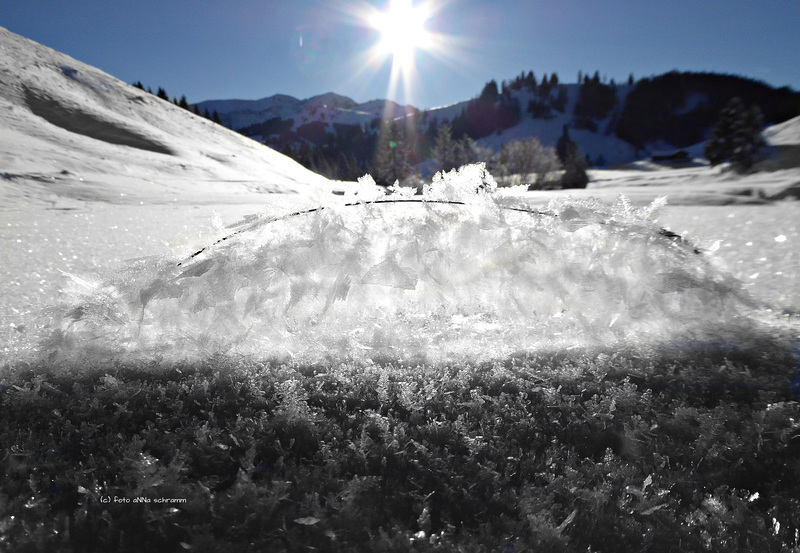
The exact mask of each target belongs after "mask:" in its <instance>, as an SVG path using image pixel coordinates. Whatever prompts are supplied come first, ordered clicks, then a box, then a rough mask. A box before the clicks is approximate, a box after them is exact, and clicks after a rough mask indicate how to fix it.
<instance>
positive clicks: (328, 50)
mask: <svg viewBox="0 0 800 553" xmlns="http://www.w3.org/2000/svg"><path fill="white" fill-rule="evenodd" d="M387 4H388V2H387V1H386V0H381V1H371V2H367V1H365V0H360V1H349V2H347V1H344V0H327V1H324V0H282V1H277V2H276V1H264V0H229V1H227V2H223V1H222V0H135V1H121V0H0V26H3V27H6V28H8V29H9V30H11V31H13V32H15V33H18V34H21V35H23V36H25V37H27V38H30V39H33V40H35V41H37V42H40V43H42V44H45V45H46V46H50V47H51V48H55V49H57V50H60V51H62V52H64V53H66V54H68V55H70V56H72V57H74V58H77V59H78V60H80V61H83V62H86V63H88V64H90V65H94V66H96V67H99V68H100V69H102V70H104V71H106V72H108V73H110V74H112V75H114V76H116V77H118V78H120V79H122V80H124V81H127V82H129V83H132V82H135V81H141V82H142V83H143V84H144V85H145V86H146V87H147V86H149V87H151V88H152V89H153V90H155V89H156V88H158V87H164V88H165V89H166V91H167V93H169V94H170V95H171V96H180V95H182V94H185V95H186V97H187V98H188V100H189V102H191V103H194V102H200V101H203V100H212V99H229V98H240V99H258V98H263V97H266V96H271V95H273V94H278V93H281V94H289V95H292V96H295V97H298V98H308V97H310V96H313V95H316V94H322V93H325V92H336V93H339V94H343V95H345V96H349V97H351V98H353V99H354V100H356V101H358V102H364V101H368V100H373V99H377V98H386V97H392V96H390V95H393V97H392V99H395V100H397V101H399V102H401V103H412V104H413V105H415V106H417V107H420V108H430V107H435V106H440V105H446V104H450V103H453V102H457V101H461V100H465V99H469V98H471V97H474V96H477V95H478V94H479V93H480V91H481V89H482V87H483V85H484V84H485V83H486V82H487V81H489V80H490V79H495V80H497V82H498V83H499V82H500V81H502V80H503V79H508V80H510V79H512V78H514V77H515V76H516V75H518V74H519V73H520V72H522V71H523V70H524V71H526V72H527V71H528V70H533V71H534V73H535V74H536V75H537V77H538V78H541V76H542V75H543V74H544V73H547V74H550V73H552V72H554V71H555V72H556V73H557V74H558V76H559V80H560V81H561V82H575V81H576V80H577V74H578V71H583V72H584V73H587V72H588V73H590V74H593V73H594V72H595V71H599V72H600V74H601V76H607V77H608V78H609V79H611V78H613V79H615V80H617V81H618V82H621V81H625V80H626V79H627V78H628V75H629V74H631V73H633V75H634V76H635V77H636V78H640V77H645V76H650V75H656V74H660V73H663V72H666V71H670V70H672V69H678V70H682V71H683V70H687V71H714V72H720V73H733V74H739V75H743V76H747V77H751V78H755V79H759V80H762V81H765V82H767V83H769V84H771V85H775V86H790V87H791V88H793V89H795V90H800V32H799V31H798V29H800V1H798V0H762V1H758V2H757V1H755V0H695V1H687V0H558V1H555V0H527V1H526V0H498V1H489V0H424V1H423V0H414V6H415V7H417V8H419V10H420V11H419V12H418V13H419V14H422V13H423V10H424V13H426V14H427V15H426V17H425V20H424V22H423V23H422V25H423V28H424V31H425V32H426V33H427V40H420V39H418V38H415V42H418V43H419V45H420V47H419V48H417V49H415V51H414V52H413V67H411V68H410V70H407V73H408V79H407V80H402V79H400V80H399V82H397V83H396V85H395V86H394V87H391V88H393V90H394V92H392V91H391V90H390V81H391V72H392V69H391V66H392V63H393V57H392V56H391V55H386V56H383V57H379V56H375V55H373V54H375V50H374V48H375V47H376V46H377V45H379V44H382V40H383V39H384V38H385V34H386V33H387V31H386V30H385V29H384V31H383V32H381V31H380V30H378V29H376V28H374V25H370V24H369V22H368V14H370V13H373V14H374V13H375V12H377V11H385V10H386V9H388V8H387ZM393 20H394V21H397V22H398V24H397V25H390V27H393V28H392V29H391V30H393V31H395V32H401V33H402V32H403V31H404V29H405V27H403V26H404V25H408V23H402V19H401V18H394V19H393ZM370 21H371V20H370ZM401 23H402V24H401ZM426 43H427V46H428V47H429V48H428V49H425V48H423V47H424V46H426ZM370 56H372V57H370Z"/></svg>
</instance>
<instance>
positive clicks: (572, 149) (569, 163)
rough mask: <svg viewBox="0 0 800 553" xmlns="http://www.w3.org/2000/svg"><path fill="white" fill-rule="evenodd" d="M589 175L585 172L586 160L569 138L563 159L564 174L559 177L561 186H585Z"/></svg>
mask: <svg viewBox="0 0 800 553" xmlns="http://www.w3.org/2000/svg"><path fill="white" fill-rule="evenodd" d="M588 183H589V176H588V175H587V174H586V162H585V160H584V158H583V156H582V155H581V151H580V149H579V148H578V145H577V144H576V143H575V142H574V141H572V140H570V141H569V143H568V144H567V151H566V154H565V160H564V175H563V176H562V177H561V187H562V188H586V185H587V184H588Z"/></svg>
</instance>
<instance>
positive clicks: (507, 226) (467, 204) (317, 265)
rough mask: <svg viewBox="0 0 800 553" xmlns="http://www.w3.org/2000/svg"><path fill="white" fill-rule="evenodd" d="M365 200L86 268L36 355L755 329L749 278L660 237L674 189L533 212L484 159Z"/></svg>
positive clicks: (290, 350)
mask: <svg viewBox="0 0 800 553" xmlns="http://www.w3.org/2000/svg"><path fill="white" fill-rule="evenodd" d="M352 200H353V199H352V198H351V199H350V200H349V201H348V200H347V199H338V198H337V197H330V198H326V201H325V203H324V204H322V205H320V206H319V207H318V208H316V209H312V210H304V211H301V212H298V213H296V214H292V215H289V216H282V217H277V218H275V217H267V216H261V217H255V218H251V219H250V220H249V221H245V222H243V223H242V224H241V225H239V226H238V227H237V228H236V229H234V230H233V231H232V232H231V234H229V235H228V236H227V237H226V238H225V239H222V240H219V241H217V242H216V243H214V244H212V245H210V246H209V247H207V248H204V249H202V250H200V251H198V252H196V253H195V254H194V255H191V256H187V257H185V258H183V259H181V260H179V261H178V262H176V260H175V259H174V258H169V257H160V258H149V259H140V260H137V261H134V262H132V263H130V264H129V265H127V266H125V267H123V268H122V269H121V270H117V271H115V272H112V273H110V274H107V275H105V276H104V277H101V278H87V277H83V276H74V277H72V282H71V287H70V288H69V289H68V290H67V292H66V296H65V297H66V299H67V301H66V302H65V303H63V304H62V305H60V306H58V307H57V308H54V309H52V310H51V315H50V318H49V320H48V321H47V323H46V324H44V325H43V326H42V327H41V329H42V330H41V332H40V333H39V335H38V336H36V342H37V344H38V345H37V350H38V355H43V356H46V357H47V358H49V359H51V360H58V361H67V362H74V361H76V360H80V362H86V361H87V360H88V361H91V360H92V359H94V360H104V361H107V360H109V359H121V360H125V359H142V358H145V359H148V358H150V359H186V358H188V359H195V358H202V357H205V356H208V355H213V354H220V353H222V354H226V355H237V356H238V355H252V356H256V357H258V358H264V359H293V360H296V361H300V362H307V363H326V362H342V361H349V360H359V361H364V360H366V361H376V360H380V361H386V360H390V361H396V362H407V363H411V362H425V363H452V362H480V361H483V360H495V359H503V358H507V357H508V356H510V355H514V354H518V353H520V352H537V351H542V350H550V349H562V348H596V347H615V346H619V345H624V347H626V348H630V347H639V348H643V349H644V350H646V349H648V348H658V347H671V346H672V345H674V344H676V343H678V344H681V343H682V344H686V343H692V344H708V343H712V344H716V343H720V342H722V343H730V342H731V341H735V342H736V343H739V344H741V343H742V342H743V341H748V340H750V339H752V338H753V337H754V336H758V335H759V331H758V330H757V329H758V323H757V322H756V320H755V319H754V318H753V317H752V316H753V314H754V313H755V308H756V303H755V302H754V300H752V299H751V297H750V296H749V294H747V293H746V292H745V291H744V289H743V287H742V284H741V282H740V281H739V280H737V279H734V278H732V277H730V276H729V275H726V273H724V272H722V271H719V270H718V269H717V268H716V267H715V266H714V265H713V263H711V262H710V261H709V259H707V258H706V257H704V256H702V255H698V254H697V253H695V252H694V251H693V249H692V248H691V247H689V246H687V245H686V244H684V243H678V242H675V241H673V240H670V239H668V238H666V237H665V236H662V235H660V234H659V233H658V227H657V226H656V225H655V224H654V223H653V217H654V216H655V215H656V213H657V212H658V210H659V208H660V207H661V205H662V204H663V201H659V202H654V203H653V204H652V205H650V206H648V207H645V208H635V207H633V206H631V205H630V204H629V203H627V202H626V201H624V200H621V201H620V202H619V203H618V204H617V205H615V206H607V205H605V204H602V203H600V202H597V201H590V200H570V201H567V200H561V201H554V202H552V203H551V204H550V205H549V206H547V209H545V210H534V209H532V208H529V207H525V202H524V193H523V192H521V191H517V190H508V189H505V190H504V189H500V190H498V189H496V188H495V186H494V181H493V179H492V178H491V175H489V174H488V173H487V172H486V171H485V169H484V167H483V166H482V165H474V166H467V167H464V168H462V169H460V170H458V171H453V172H451V173H449V174H447V175H442V174H440V175H437V177H436V178H435V179H434V181H433V182H432V183H431V184H430V185H429V186H427V187H426V190H425V195H424V196H423V197H422V198H413V197H408V196H403V195H397V197H392V196H390V197H388V198H384V199H378V198H376V199H375V200H374V201H364V200H361V201H352Z"/></svg>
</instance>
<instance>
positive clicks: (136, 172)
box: [0, 27, 331, 204]
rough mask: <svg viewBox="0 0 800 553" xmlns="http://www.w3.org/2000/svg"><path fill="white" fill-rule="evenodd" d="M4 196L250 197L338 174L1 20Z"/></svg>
mask: <svg viewBox="0 0 800 553" xmlns="http://www.w3.org/2000/svg"><path fill="white" fill-rule="evenodd" d="M0 175H1V177H2V180H0V183H1V184H2V188H0V202H2V203H3V204H8V203H9V202H12V203H13V202H14V201H19V200H20V199H22V198H31V197H43V198H47V197H57V198H63V197H68V198H77V199H93V200H104V201H115V202H119V201H122V202H127V201H136V202H137V203H138V202H139V201H147V202H164V201H174V200H178V201H210V200H211V199H213V201H216V202H223V203H225V202H229V201H236V202H239V201H242V199H243V198H245V197H247V198H251V201H255V200H254V198H256V197H258V196H260V195H261V194H262V193H265V192H270V193H272V192H295V193H303V194H308V193H311V192H313V191H315V190H317V189H320V188H324V187H329V186H330V185H331V183H330V182H329V181H328V180H327V179H325V178H324V177H321V176H319V175H317V174H315V173H312V172H311V171H308V170H307V169H305V168H303V167H302V166H301V165H299V164H298V163H296V162H294V161H293V160H291V159H289V158H288V157H286V156H284V155H282V154H279V153H277V152H275V151H273V150H271V149H269V148H267V147H265V146H263V145H260V144H258V143H256V142H254V141H252V140H250V139H248V138H245V137H243V136H241V135H239V134H237V133H235V132H233V131H230V130H228V129H226V128H224V127H222V126H219V125H215V124H213V123H211V122H209V121H207V120H206V119H204V118H201V117H197V116H195V115H193V114H192V113H190V112H189V111H187V110H184V109H181V108H179V107H177V106H175V105H173V104H171V103H169V102H165V101H162V100H160V99H158V98H156V97H155V96H153V95H151V94H149V93H146V92H143V91H141V90H139V89H137V88H134V87H132V86H130V85H128V84H126V83H124V82H122V81H120V80H118V79H116V78H114V77H112V76H110V75H108V74H106V73H104V72H102V71H100V70H98V69H96V68H93V67H91V66H89V65H86V64H84V63H81V62H79V61H77V60H75V59H73V58H70V57H69V56H66V55H64V54H61V53H59V52H57V51H55V50H52V49H50V48H46V47H44V46H42V45H40V44H37V43H35V42H33V41H30V40H28V39H25V38H23V37H21V36H19V35H16V34H14V33H11V32H10V31H8V30H6V29H4V28H2V27H0Z"/></svg>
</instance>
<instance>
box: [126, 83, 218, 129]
mask: <svg viewBox="0 0 800 553" xmlns="http://www.w3.org/2000/svg"><path fill="white" fill-rule="evenodd" d="M133 86H135V87H136V88H138V89H140V90H144V91H145V92H149V93H150V94H153V95H154V96H156V97H158V98H161V99H162V100H164V101H165V102H172V103H173V104H175V105H176V106H178V107H180V108H183V109H185V110H187V111H191V112H192V113H194V114H195V115H199V116H201V117H205V118H206V119H208V120H209V121H213V122H214V123H216V124H218V125H222V121H221V120H220V118H219V113H217V110H214V111H213V112H212V113H209V111H208V108H206V109H205V110H203V112H202V113H201V112H200V108H198V107H197V104H194V105H193V106H190V105H189V102H187V100H186V95H181V97H180V100H179V99H178V98H176V97H172V98H170V97H169V95H168V94H167V91H166V90H164V89H163V88H161V87H158V90H157V91H156V92H155V93H154V92H153V90H152V89H151V88H150V87H149V86H148V87H147V88H146V89H145V87H144V85H143V84H142V82H141V81H136V82H135V83H133Z"/></svg>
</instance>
